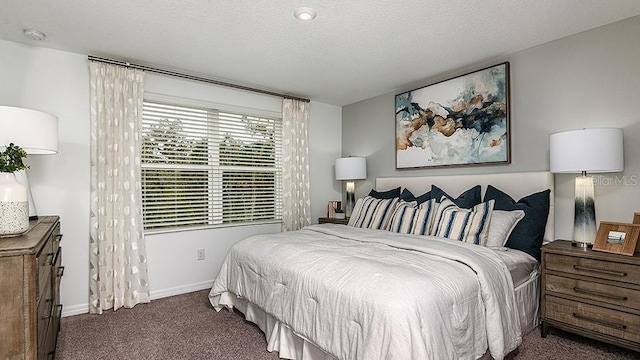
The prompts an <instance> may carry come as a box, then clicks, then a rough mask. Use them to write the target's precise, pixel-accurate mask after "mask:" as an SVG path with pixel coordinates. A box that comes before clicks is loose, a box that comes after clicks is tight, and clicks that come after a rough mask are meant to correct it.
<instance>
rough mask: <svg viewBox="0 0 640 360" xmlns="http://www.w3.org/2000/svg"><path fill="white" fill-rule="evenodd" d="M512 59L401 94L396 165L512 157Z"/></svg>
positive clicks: (466, 162)
mask: <svg viewBox="0 0 640 360" xmlns="http://www.w3.org/2000/svg"><path fill="white" fill-rule="evenodd" d="M509 102H510V81H509V63H508V62H504V63H501V64H497V65H493V66H489V67H487V68H484V69H481V70H477V71H474V72H470V73H467V74H464V75H461V76H458V77H455V78H452V79H449V80H445V81H441V82H438V83H435V84H431V85H427V86H424V87H421V88H418V89H414V90H410V91H406V92H403V93H400V94H397V95H396V96H395V112H396V115H395V125H396V126H395V128H396V130H395V131H396V141H395V146H396V169H411V168H424V167H440V166H461V165H495V164H509V163H510V162H511V139H510V124H509V122H510V105H509Z"/></svg>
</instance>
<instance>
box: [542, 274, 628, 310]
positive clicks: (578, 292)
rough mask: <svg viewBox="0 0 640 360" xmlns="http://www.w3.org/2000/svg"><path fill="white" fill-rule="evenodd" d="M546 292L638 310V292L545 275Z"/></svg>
mask: <svg viewBox="0 0 640 360" xmlns="http://www.w3.org/2000/svg"><path fill="white" fill-rule="evenodd" d="M545 287H546V291H547V292H549V291H552V292H555V293H560V294H566V295H573V296H576V297H580V298H583V299H591V300H596V301H601V302H604V303H607V304H614V305H619V306H624V307H628V308H631V309H636V310H640V291H638V290H634V289H626V288H621V287H617V286H612V285H607V284H600V283H595V282H591V281H583V280H577V279H572V278H566V277H561V276H555V275H547V278H546V283H545Z"/></svg>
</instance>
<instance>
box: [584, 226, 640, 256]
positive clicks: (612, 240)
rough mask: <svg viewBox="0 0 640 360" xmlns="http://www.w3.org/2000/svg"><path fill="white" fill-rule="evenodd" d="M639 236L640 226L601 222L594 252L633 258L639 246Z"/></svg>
mask: <svg viewBox="0 0 640 360" xmlns="http://www.w3.org/2000/svg"><path fill="white" fill-rule="evenodd" d="M638 235H640V224H626V223H617V222H608V221H601V222H600V226H599V227H598V233H597V235H596V241H595V243H594V244H593V250H594V251H603V252H608V253H614V254H621V255H627V256H633V253H634V252H635V251H636V245H638Z"/></svg>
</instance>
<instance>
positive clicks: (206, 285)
mask: <svg viewBox="0 0 640 360" xmlns="http://www.w3.org/2000/svg"><path fill="white" fill-rule="evenodd" d="M212 286H213V280H208V281H203V282H199V283H195V284H189V285H183V286H176V287H173V288H169V289H162V290H155V291H152V292H151V293H150V294H149V295H150V296H151V300H156V299H162V298H165V297H169V296H175V295H180V294H186V293H190V292H194V291H199V290H204V289H211V287H212Z"/></svg>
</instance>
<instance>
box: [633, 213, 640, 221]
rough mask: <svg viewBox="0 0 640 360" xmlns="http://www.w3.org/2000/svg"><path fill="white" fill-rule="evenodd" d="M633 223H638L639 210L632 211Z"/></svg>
mask: <svg viewBox="0 0 640 360" xmlns="http://www.w3.org/2000/svg"><path fill="white" fill-rule="evenodd" d="M633 223H634V224H640V212H636V213H633Z"/></svg>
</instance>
